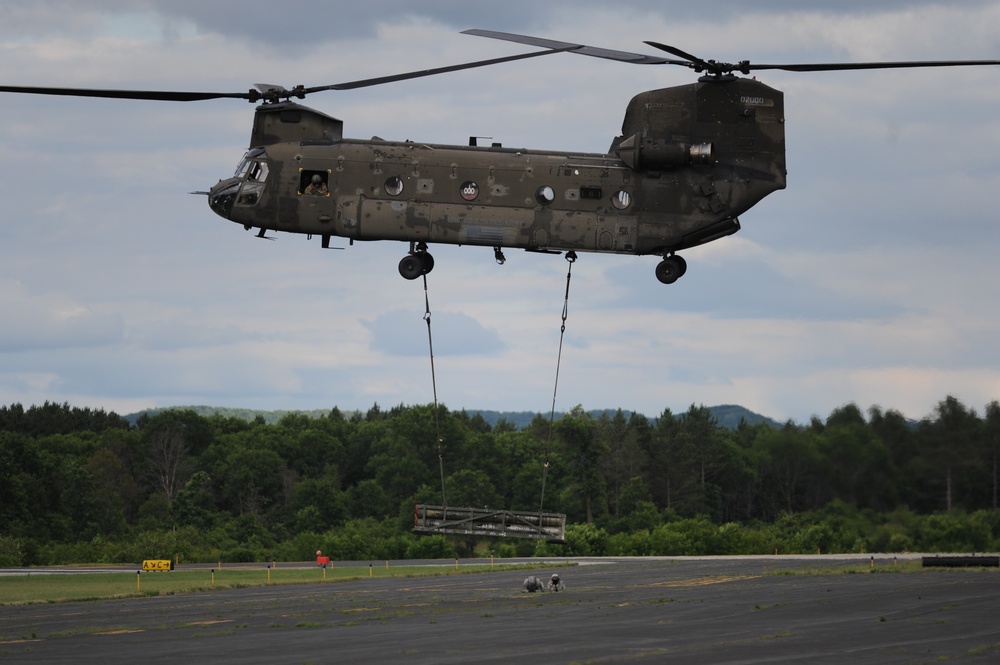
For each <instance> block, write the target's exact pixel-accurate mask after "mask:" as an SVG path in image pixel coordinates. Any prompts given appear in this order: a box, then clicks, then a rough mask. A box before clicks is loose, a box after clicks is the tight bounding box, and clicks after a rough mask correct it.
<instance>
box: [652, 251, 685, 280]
mask: <svg viewBox="0 0 1000 665" xmlns="http://www.w3.org/2000/svg"><path fill="white" fill-rule="evenodd" d="M686 272H687V261H685V260H684V259H683V258H681V257H680V256H678V255H677V254H673V255H671V256H668V257H666V258H664V259H663V260H662V261H660V262H659V263H658V264H657V266H656V279H658V280H660V281H661V282H663V283H664V284H673V283H674V282H676V281H677V280H678V279H680V278H681V277H683V276H684V273H686Z"/></svg>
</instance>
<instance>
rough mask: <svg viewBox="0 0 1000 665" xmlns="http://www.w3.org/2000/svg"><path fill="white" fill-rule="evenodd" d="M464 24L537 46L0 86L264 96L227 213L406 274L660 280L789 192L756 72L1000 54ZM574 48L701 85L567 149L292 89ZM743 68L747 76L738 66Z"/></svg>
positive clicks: (778, 137)
mask: <svg viewBox="0 0 1000 665" xmlns="http://www.w3.org/2000/svg"><path fill="white" fill-rule="evenodd" d="M463 34H469V35H474V36H480V37H488V38H493V39H501V40H507V41H512V42H516V43H519V44H524V45H528V46H534V47H540V48H541V49H542V50H540V51H532V52H529V53H522V54H518V55H512V56H507V57H501V58H494V59H491V60H481V61H477V62H470V63H464V64H458V65H453V66H448V67H440V68H436V69H427V70H422V71H416V72H409V73H405V74H397V75H392V76H385V77H380V78H374V79H366V80H362V81H353V82H349V83H340V84H334V85H324V86H317V87H308V88H307V87H305V86H302V85H298V86H295V87H293V88H291V89H287V88H284V87H282V86H280V85H267V84H258V85H257V86H256V87H255V88H254V89H251V90H249V91H248V92H236V93H218V92H164V91H132V90H94V89H81V88H40V87H14V86H0V92H14V93H32V94H48V95H70V96H83V97H105V98H119V99H149V100H163V101H185V102H186V101H201V100H209V99H219V98H235V99H246V100H248V101H250V102H251V103H258V102H259V103H260V105H259V106H257V108H256V113H255V116H254V124H253V129H252V131H251V135H250V145H249V149H248V150H247V152H246V154H245V155H244V157H243V159H242V160H241V161H240V163H239V166H238V167H237V169H236V172H235V173H234V175H233V176H231V177H228V178H225V179H222V180H220V181H219V182H218V183H217V184H216V185H215V186H213V187H212V188H211V189H210V190H209V191H207V192H202V193H204V194H207V198H208V203H209V206H210V207H211V209H212V210H213V211H214V212H215V213H216V214H218V215H219V216H220V217H223V218H225V219H228V220H230V221H232V222H235V223H237V224H240V225H242V226H243V227H244V228H245V229H246V230H251V229H257V231H258V232H257V235H258V236H259V237H261V238H266V237H268V236H267V233H268V232H269V231H278V232H287V233H299V234H306V235H307V236H309V237H310V238H311V237H312V236H319V237H320V239H321V244H322V247H324V248H329V247H330V243H331V240H332V239H333V238H334V237H338V238H346V239H347V240H348V241H349V242H350V243H351V244H353V243H354V241H356V240H357V241H374V240H396V241H402V242H406V243H409V251H408V252H407V254H406V255H405V256H404V257H403V258H402V260H400V262H399V273H400V275H402V276H403V277H404V278H406V279H411V280H412V279H416V278H418V277H420V276H421V275H426V274H427V273H429V272H430V271H431V270H432V269H433V267H434V259H433V256H432V255H431V254H430V252H429V246H430V245H431V244H452V245H476V246H485V247H492V248H493V250H494V258H495V260H496V261H497V262H498V263H501V264H502V263H503V262H504V261H505V260H506V258H505V256H504V253H503V250H504V249H510V248H517V249H524V250H527V251H529V252H540V253H547V254H562V253H564V252H565V253H566V256H567V258H570V259H571V260H572V259H575V257H576V252H605V253H615V254H631V255H638V256H641V255H655V256H659V257H661V260H660V261H659V263H658V264H657V266H656V270H655V274H656V277H657V279H659V281H660V282H662V283H664V284H671V283H673V282H675V281H676V280H677V279H678V278H679V277H681V276H682V275H683V274H684V273H685V272H686V270H687V263H686V261H685V260H684V259H683V258H682V257H681V256H680V255H679V254H678V252H680V251H682V250H685V249H688V248H690V247H696V246H698V245H702V244H705V243H708V242H712V241H714V240H718V239H720V238H723V237H726V236H728V235H731V234H733V233H735V232H737V231H739V230H740V221H739V217H740V215H742V214H743V213H745V212H746V211H747V210H749V209H750V208H752V207H753V206H754V205H755V204H757V203H758V202H759V201H761V200H762V199H763V198H764V197H766V196H767V195H768V194H771V193H772V192H775V191H777V190H780V189H784V188H785V185H786V182H785V176H786V171H785V135H784V121H785V114H784V101H783V95H782V93H781V92H780V91H779V90H775V89H774V88H771V87H769V86H767V85H765V84H763V83H761V82H759V81H757V80H756V79H754V78H747V76H748V75H749V74H750V73H751V72H753V71H760V70H772V69H777V70H785V71H792V72H821V71H838V70H839V71H842V70H862V69H897V68H913V67H949V66H978V65H1000V60H959V61H910V62H869V63H826V64H784V65H769V64H755V63H751V62H750V61H747V60H743V61H741V62H738V63H725V62H717V61H715V60H703V59H701V58H699V57H697V56H694V55H691V54H689V53H686V52H684V51H682V50H680V49H678V48H675V47H672V46H668V45H665V44H661V43H658V42H653V41H647V42H645V43H646V44H647V45H649V46H651V47H653V48H655V49H657V50H659V51H663V52H666V53H667V54H668V55H671V56H673V58H664V57H662V56H651V55H642V54H638V53H629V52H624V51H615V50H609V49H603V48H597V47H593V46H586V45H583V44H575V43H570V42H561V41H554V40H550V39H541V38H537V37H529V36H525V35H517V34H511V33H502V32H495V31H489V30H478V29H477V30H467V31H465V32H464V33H463ZM556 53H573V54H578V55H586V56H591V57H597V58H604V59H610V60H616V61H620V62H624V63H630V64H642V65H659V64H668V65H680V66H684V67H687V68H689V69H692V70H693V71H694V72H696V73H699V74H701V75H702V76H701V77H700V78H699V79H698V81H697V82H695V83H690V84H687V85H680V86H675V87H669V88H664V89H659V90H652V91H647V92H642V93H640V94H638V95H636V96H635V97H634V98H633V99H632V100H631V101H630V102H629V104H628V106H627V107H626V110H625V119H624V122H623V124H622V131H621V134H620V135H618V136H616V137H615V138H613V140H612V141H611V144H610V147H609V149H608V152H607V153H605V154H595V153H583V152H580V153H571V152H552V151H544V150H534V149H520V148H508V147H504V146H502V145H500V144H497V143H493V144H491V145H488V146H480V145H477V140H476V139H475V138H472V139H470V141H469V145H437V144H426V143H418V142H411V141H386V140H381V139H378V138H374V139H371V140H357V139H349V138H345V137H344V132H343V129H344V126H343V122H342V121H341V120H339V119H337V118H334V117H331V116H329V115H326V114H324V113H322V112H320V111H317V110H315V109H312V108H309V107H306V106H303V105H301V104H299V103H297V102H295V101H292V100H293V99H303V98H304V97H305V96H306V95H308V94H312V93H316V92H322V91H329V90H350V89H355V88H361V87H365V86H371V85H379V84H385V83H391V82H394V81H401V80H406V79H413V78H419V77H423V76H431V75H436V74H443V73H446V72H452V71H458V70H462V69H470V68H474V67H483V66H487V65H495V64H500V63H504V62H510V61H514V60H520V59H525V58H533V57H537V56H542V55H550V54H556ZM737 73H739V74H742V75H743V76H738V75H737Z"/></svg>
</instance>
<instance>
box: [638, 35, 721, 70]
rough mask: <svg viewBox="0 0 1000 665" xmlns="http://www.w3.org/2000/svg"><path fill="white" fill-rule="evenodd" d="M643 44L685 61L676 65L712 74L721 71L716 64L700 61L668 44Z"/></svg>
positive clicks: (694, 56)
mask: <svg viewBox="0 0 1000 665" xmlns="http://www.w3.org/2000/svg"><path fill="white" fill-rule="evenodd" d="M644 43H646V44H648V45H650V46H652V47H653V48H658V49H660V50H661V51H666V52H667V53H669V54H670V55H676V56H677V57H679V58H684V60H686V61H687V62H682V63H676V64H684V65H688V66H690V67H692V68H694V69H696V70H697V71H699V72H701V71H705V70H709V71H712V72H720V71H721V68H720V67H719V66H718V63H715V62H710V61H707V60H702V59H701V58H699V57H698V56H696V55H691V54H690V53H688V52H687V51H682V50H680V49H679V48H677V47H676V46H671V45H670V44H661V43H660V42H648V41H647V42H644Z"/></svg>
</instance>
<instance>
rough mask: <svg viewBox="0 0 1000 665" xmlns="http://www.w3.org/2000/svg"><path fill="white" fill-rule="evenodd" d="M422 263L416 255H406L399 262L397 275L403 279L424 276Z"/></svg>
mask: <svg viewBox="0 0 1000 665" xmlns="http://www.w3.org/2000/svg"><path fill="white" fill-rule="evenodd" d="M424 272H425V271H424V262H423V261H421V260H420V257H419V256H417V255H416V254H407V255H406V256H404V257H403V259H402V260H401V261H400V262H399V274H400V275H402V276H403V278H404V279H416V278H417V277H420V276H421V275H423V274H424Z"/></svg>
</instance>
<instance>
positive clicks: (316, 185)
mask: <svg viewBox="0 0 1000 665" xmlns="http://www.w3.org/2000/svg"><path fill="white" fill-rule="evenodd" d="M303 193H304V194H306V195H308V196H327V195H328V194H329V193H330V190H329V189H327V187H326V183H325V182H323V177H322V176H321V175H320V174H318V173H314V174H313V177H312V182H310V183H309V184H308V185H307V186H306V191H305V192H303Z"/></svg>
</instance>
